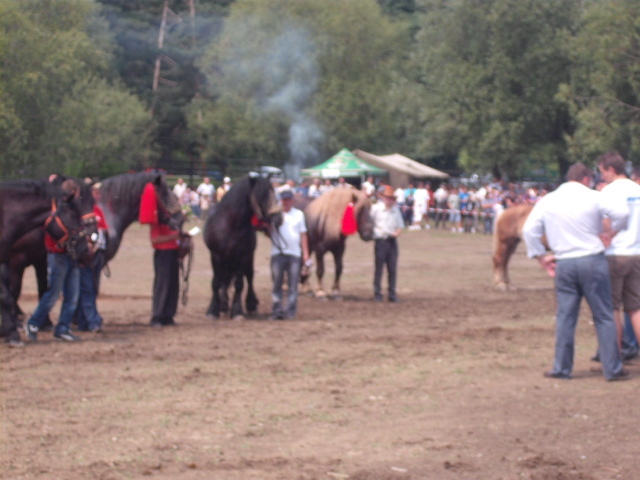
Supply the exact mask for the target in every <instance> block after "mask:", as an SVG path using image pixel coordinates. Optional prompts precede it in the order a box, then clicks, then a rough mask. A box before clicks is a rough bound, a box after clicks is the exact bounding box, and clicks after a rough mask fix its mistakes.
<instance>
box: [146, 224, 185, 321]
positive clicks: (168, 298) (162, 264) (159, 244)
mask: <svg viewBox="0 0 640 480" xmlns="http://www.w3.org/2000/svg"><path fill="white" fill-rule="evenodd" d="M150 236H151V245H152V246H153V248H154V250H155V251H154V254H153V270H154V273H155V277H154V279H153V307H152V308H153V309H152V317H151V326H152V327H163V326H168V325H175V324H176V323H175V321H174V320H173V316H174V315H175V314H176V311H177V310H178V297H179V292H180V276H179V263H178V247H179V246H180V240H179V239H180V231H179V230H171V229H170V228H169V227H168V226H167V225H164V224H162V223H153V224H151V233H150Z"/></svg>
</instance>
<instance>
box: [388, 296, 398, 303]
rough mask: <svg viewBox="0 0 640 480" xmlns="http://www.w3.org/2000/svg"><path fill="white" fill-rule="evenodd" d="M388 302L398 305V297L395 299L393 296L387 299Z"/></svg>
mask: <svg viewBox="0 0 640 480" xmlns="http://www.w3.org/2000/svg"><path fill="white" fill-rule="evenodd" d="M389 301H390V302H391V303H398V302H399V301H400V300H398V297H395V296H394V297H389Z"/></svg>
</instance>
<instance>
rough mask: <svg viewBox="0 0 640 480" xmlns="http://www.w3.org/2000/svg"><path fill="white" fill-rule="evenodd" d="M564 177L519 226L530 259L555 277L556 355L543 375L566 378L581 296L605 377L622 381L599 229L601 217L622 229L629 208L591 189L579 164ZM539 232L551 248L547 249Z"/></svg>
mask: <svg viewBox="0 0 640 480" xmlns="http://www.w3.org/2000/svg"><path fill="white" fill-rule="evenodd" d="M567 180H568V181H567V182H566V183H563V184H562V185H560V187H558V188H557V189H556V190H555V191H553V192H551V193H549V194H547V195H545V196H544V197H543V198H542V199H540V200H539V201H538V203H536V205H535V207H533V210H532V211H531V213H530V214H529V216H528V217H527V221H526V222H525V224H524V228H523V238H524V241H525V243H526V245H527V254H528V256H529V258H536V259H537V260H538V262H540V265H541V266H542V268H544V269H545V270H546V271H547V273H548V274H549V275H550V276H551V277H553V278H554V280H555V289H556V300H557V302H556V303H557V311H556V348H555V360H554V363H553V368H552V369H551V370H550V371H548V372H545V374H544V375H545V376H546V377H551V378H561V379H569V378H571V373H572V369H573V356H574V343H575V330H576V325H577V322H578V314H579V312H580V303H581V300H582V297H585V298H586V299H587V302H588V304H589V307H590V308H591V312H592V314H593V324H594V326H595V328H596V334H597V336H598V346H599V352H600V359H601V361H602V370H603V373H604V376H605V378H606V379H607V380H609V381H612V380H621V379H624V378H625V377H627V372H626V371H625V370H623V369H622V361H621V358H620V350H619V348H618V341H617V337H616V326H615V323H614V320H613V304H612V300H611V280H610V277H609V265H608V263H607V260H606V258H605V256H604V250H605V247H604V244H603V243H602V240H601V238H600V233H601V232H602V226H603V219H604V218H605V217H607V218H608V219H609V220H610V221H611V228H612V230H614V231H618V230H620V229H622V228H625V227H626V223H627V219H628V216H629V209H628V208H627V206H626V205H625V204H624V203H623V202H615V201H608V199H607V197H605V196H603V195H602V194H601V193H600V192H598V191H596V190H591V189H590V188H589V186H590V185H591V182H592V181H593V172H592V171H591V169H589V168H588V167H587V166H586V165H584V164H582V163H576V164H574V165H572V166H571V167H570V168H569V170H568V172H567ZM543 236H546V239H547V243H548V245H549V247H550V248H551V250H552V252H553V253H548V252H547V251H546V248H545V246H544V244H543V242H542V237H543Z"/></svg>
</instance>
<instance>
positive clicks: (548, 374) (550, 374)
mask: <svg viewBox="0 0 640 480" xmlns="http://www.w3.org/2000/svg"><path fill="white" fill-rule="evenodd" d="M544 376H545V377H547V378H559V379H561V380H571V375H566V374H564V373H560V372H544Z"/></svg>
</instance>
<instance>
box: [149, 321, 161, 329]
mask: <svg viewBox="0 0 640 480" xmlns="http://www.w3.org/2000/svg"><path fill="white" fill-rule="evenodd" d="M150 325H151V326H152V327H153V328H159V327H161V326H162V324H161V323H160V322H159V321H157V320H151V323H150Z"/></svg>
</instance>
